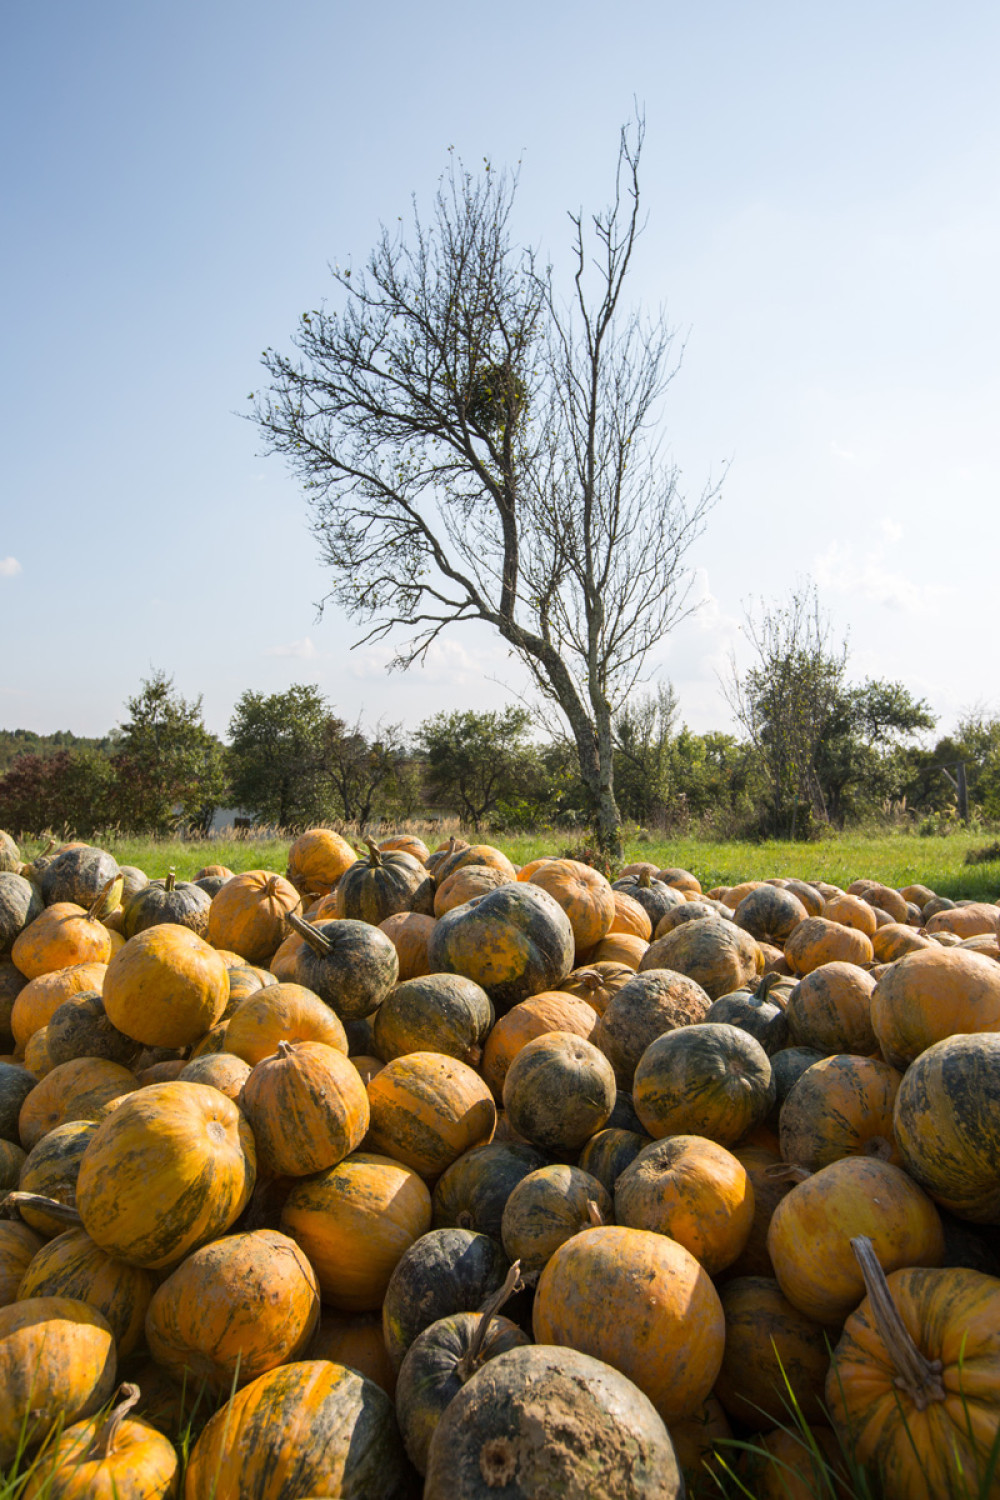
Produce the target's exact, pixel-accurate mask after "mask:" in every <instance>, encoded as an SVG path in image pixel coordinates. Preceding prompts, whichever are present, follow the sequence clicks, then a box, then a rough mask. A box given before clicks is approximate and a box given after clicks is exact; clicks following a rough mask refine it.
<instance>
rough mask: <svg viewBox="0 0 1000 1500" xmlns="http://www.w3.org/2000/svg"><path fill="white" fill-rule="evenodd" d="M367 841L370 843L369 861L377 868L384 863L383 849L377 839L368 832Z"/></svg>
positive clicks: (373, 867)
mask: <svg viewBox="0 0 1000 1500" xmlns="http://www.w3.org/2000/svg"><path fill="white" fill-rule="evenodd" d="M365 843H366V844H367V845H368V863H369V864H370V865H371V867H372V869H373V870H375V869H377V868H378V866H379V865H380V864H381V863H382V851H381V849H380V848H379V846H378V844H376V842H375V840H374V839H373V838H371V837H370V836H369V835H368V834H367V833H366V834H365Z"/></svg>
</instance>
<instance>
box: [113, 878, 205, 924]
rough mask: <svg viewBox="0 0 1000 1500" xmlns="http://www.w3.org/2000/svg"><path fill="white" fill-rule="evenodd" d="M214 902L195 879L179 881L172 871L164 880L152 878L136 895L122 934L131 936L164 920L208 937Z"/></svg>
mask: <svg viewBox="0 0 1000 1500" xmlns="http://www.w3.org/2000/svg"><path fill="white" fill-rule="evenodd" d="M211 905H212V898H211V896H210V895H209V893H208V891H206V890H203V889H202V887H201V886H199V885H195V884H194V882H193V881H190V880H178V879H177V875H176V872H175V871H174V870H170V871H169V872H168V874H167V875H166V877H165V878H164V879H163V880H151V881H150V882H149V884H148V885H144V886H143V888H142V890H141V891H137V892H136V894H135V895H134V896H133V897H132V899H131V901H130V902H129V903H128V905H127V906H126V908H125V915H124V917H123V918H122V933H123V935H124V936H125V938H126V939H127V938H130V937H134V936H135V934H136V933H137V932H145V931H146V929H147V928H148V927H156V926H157V925H158V924H159V923H161V922H173V923H175V924H176V925H177V926H178V927H190V929H191V931H192V932H196V933H197V934H198V936H199V937H207V936H208V913H209V910H210V908H211Z"/></svg>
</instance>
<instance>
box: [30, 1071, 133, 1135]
mask: <svg viewBox="0 0 1000 1500" xmlns="http://www.w3.org/2000/svg"><path fill="white" fill-rule="evenodd" d="M138 1086H139V1085H138V1080H137V1078H136V1076H135V1074H134V1073H131V1072H129V1070H128V1068H123V1067H121V1066H120V1064H118V1063H113V1062H105V1061H104V1059H103V1058H100V1057H78V1058H74V1060H73V1061H72V1062H67V1063H60V1064H59V1066H58V1067H56V1068H52V1070H51V1071H50V1072H48V1073H46V1075H45V1077H44V1078H43V1079H41V1080H40V1082H39V1083H38V1084H36V1086H35V1087H34V1088H33V1089H32V1091H31V1093H30V1094H29V1095H28V1097H27V1099H25V1101H24V1103H23V1104H22V1106H21V1113H20V1116H19V1118H18V1130H19V1132H20V1139H21V1145H22V1146H23V1147H24V1149H25V1151H30V1150H31V1148H32V1147H33V1146H37V1144H38V1142H39V1141H40V1140H41V1139H42V1137H43V1136H44V1135H48V1133H49V1131H50V1130H55V1128H56V1126H58V1125H67V1124H69V1123H70V1122H71V1121H73V1120H102V1119H103V1118H104V1116H105V1115H106V1114H107V1112H108V1105H109V1104H110V1103H111V1101H112V1100H114V1099H120V1098H121V1097H122V1096H123V1095H125V1094H131V1093H132V1092H133V1090H135V1089H136V1088H138Z"/></svg>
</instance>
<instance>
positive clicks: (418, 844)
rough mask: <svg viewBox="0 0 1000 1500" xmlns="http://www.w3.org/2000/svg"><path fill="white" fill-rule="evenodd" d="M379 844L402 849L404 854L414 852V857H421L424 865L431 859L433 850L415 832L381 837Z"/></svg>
mask: <svg viewBox="0 0 1000 1500" xmlns="http://www.w3.org/2000/svg"><path fill="white" fill-rule="evenodd" d="M378 846H379V848H380V849H386V850H393V849H401V850H402V851H403V853H404V854H412V855H413V858H414V859H419V861H420V863H421V864H422V865H425V864H426V863H427V861H428V859H430V854H431V851H430V850H429V849H428V847H427V845H426V844H425V843H424V841H423V839H418V838H417V836H416V834H413V833H392V834H390V835H389V837H388V838H387V839H379V841H378Z"/></svg>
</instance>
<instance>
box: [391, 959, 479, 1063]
mask: <svg viewBox="0 0 1000 1500" xmlns="http://www.w3.org/2000/svg"><path fill="white" fill-rule="evenodd" d="M493 1021H494V1015H493V1006H492V1005H491V1003H490V997H489V995H487V993H486V991H485V990H484V989H483V987H482V985H479V984H476V982H475V980H473V979H466V978H465V976H464V975H462V974H427V975H425V976H423V977H422V978H419V979H410V980H407V981H406V982H405V983H404V984H397V985H396V987H395V988H394V989H392V990H390V991H389V993H388V995H387V996H386V997H385V999H384V1000H383V1001H382V1004H381V1005H380V1006H379V1008H378V1010H377V1011H376V1012H375V1020H374V1030H375V1048H376V1051H377V1053H378V1056H379V1057H381V1058H382V1060H383V1062H389V1061H391V1059H392V1058H394V1057H403V1056H405V1054H406V1053H408V1052H443V1053H445V1054H446V1055H447V1056H449V1057H457V1058H458V1059H459V1061H460V1062H464V1063H468V1065H469V1067H470V1068H478V1066H479V1063H480V1061H481V1059H482V1055H483V1044H484V1043H485V1041H486V1038H487V1037H488V1036H489V1034H490V1031H491V1029H492V1026H493Z"/></svg>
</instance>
